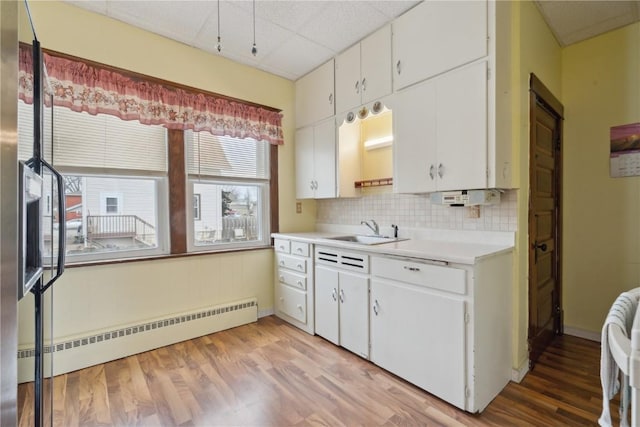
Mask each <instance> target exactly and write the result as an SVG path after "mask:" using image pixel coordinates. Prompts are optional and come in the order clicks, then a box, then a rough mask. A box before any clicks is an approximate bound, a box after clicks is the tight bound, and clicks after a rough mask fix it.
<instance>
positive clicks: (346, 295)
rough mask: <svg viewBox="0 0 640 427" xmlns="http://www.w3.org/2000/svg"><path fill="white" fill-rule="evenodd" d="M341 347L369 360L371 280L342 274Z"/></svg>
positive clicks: (340, 292) (340, 291)
mask: <svg viewBox="0 0 640 427" xmlns="http://www.w3.org/2000/svg"><path fill="white" fill-rule="evenodd" d="M338 298H339V301H340V345H341V346H343V347H344V348H346V349H347V350H350V351H352V352H354V353H356V354H357V355H359V356H362V357H364V358H365V359H368V358H369V278H368V277H367V276H362V275H359V274H354V273H348V272H343V271H341V272H340V289H339V295H338Z"/></svg>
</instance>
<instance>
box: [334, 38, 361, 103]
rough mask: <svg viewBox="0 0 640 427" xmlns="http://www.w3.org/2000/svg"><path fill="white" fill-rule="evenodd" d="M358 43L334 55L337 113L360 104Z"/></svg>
mask: <svg viewBox="0 0 640 427" xmlns="http://www.w3.org/2000/svg"><path fill="white" fill-rule="evenodd" d="M361 90H362V88H361V82H360V43H358V44H356V45H355V46H352V47H351V48H349V49H347V50H346V51H344V52H343V53H341V54H340V55H338V56H337V57H336V111H337V112H338V113H340V112H343V111H346V110H348V109H350V108H355V107H357V106H359V105H360V104H361V100H360V99H361V98H360V93H361Z"/></svg>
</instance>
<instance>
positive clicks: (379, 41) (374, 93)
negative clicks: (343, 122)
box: [360, 25, 391, 104]
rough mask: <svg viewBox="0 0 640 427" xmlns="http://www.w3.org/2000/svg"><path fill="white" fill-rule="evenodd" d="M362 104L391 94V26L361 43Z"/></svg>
mask: <svg viewBox="0 0 640 427" xmlns="http://www.w3.org/2000/svg"><path fill="white" fill-rule="evenodd" d="M360 87H361V92H362V103H363V104H366V103H367V102H371V101H375V100H377V99H380V98H382V97H383V96H385V95H388V94H390V93H391V26H389V25H386V26H384V27H382V28H381V29H379V30H378V31H376V32H375V33H373V34H371V35H370V36H369V37H367V38H365V39H364V40H362V42H361V43H360Z"/></svg>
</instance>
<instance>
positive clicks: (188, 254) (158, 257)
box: [64, 245, 273, 268]
mask: <svg viewBox="0 0 640 427" xmlns="http://www.w3.org/2000/svg"><path fill="white" fill-rule="evenodd" d="M272 248H273V247H272V246H271V245H264V246H253V247H250V248H249V247H245V248H233V249H231V248H230V249H217V250H209V251H199V252H186V253H181V254H165V255H154V256H143V257H137V258H122V259H108V260H107V259H105V260H100V261H79V262H72V263H67V264H65V266H64V268H76V267H92V266H97V265H110V264H125V263H131V262H141V261H156V260H166V259H174V258H185V257H192V256H202V255H215V254H228V253H234V252H249V251H261V250H265V249H272Z"/></svg>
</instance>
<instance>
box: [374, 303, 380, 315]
mask: <svg viewBox="0 0 640 427" xmlns="http://www.w3.org/2000/svg"><path fill="white" fill-rule="evenodd" d="M379 307H380V304H378V300H375V301H374V303H373V312H374V313H375V314H376V316H377V315H378V313H379V311H380V308H379Z"/></svg>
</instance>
